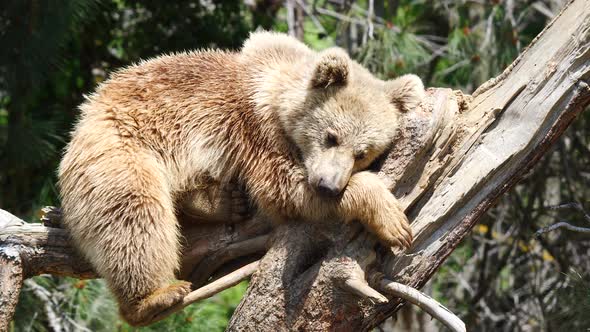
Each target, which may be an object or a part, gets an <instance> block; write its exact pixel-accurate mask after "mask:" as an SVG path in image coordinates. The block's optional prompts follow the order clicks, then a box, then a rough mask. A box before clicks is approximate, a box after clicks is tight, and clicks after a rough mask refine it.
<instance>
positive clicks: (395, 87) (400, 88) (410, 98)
mask: <svg viewBox="0 0 590 332" xmlns="http://www.w3.org/2000/svg"><path fill="white" fill-rule="evenodd" d="M385 84H386V89H387V93H388V94H389V100H391V102H392V103H393V104H394V105H395V106H397V107H398V109H399V110H400V111H402V112H407V111H410V110H413V109H415V108H417V107H418V106H419V105H420V103H421V102H422V99H424V96H425V92H424V84H423V83H422V80H421V79H420V77H418V76H416V75H413V74H408V75H403V76H400V77H398V78H396V79H394V80H392V81H388V82H387V83H385Z"/></svg>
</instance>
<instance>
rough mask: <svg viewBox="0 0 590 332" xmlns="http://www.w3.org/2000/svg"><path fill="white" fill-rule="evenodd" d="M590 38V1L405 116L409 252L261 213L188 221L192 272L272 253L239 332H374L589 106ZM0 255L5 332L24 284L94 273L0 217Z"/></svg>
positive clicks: (67, 250)
mask: <svg viewBox="0 0 590 332" xmlns="http://www.w3.org/2000/svg"><path fill="white" fill-rule="evenodd" d="M589 31H590V2H588V1H585V0H576V1H572V2H571V3H570V4H569V5H567V6H566V8H565V9H564V10H563V12H562V13H561V14H560V15H558V16H557V17H556V19H555V20H554V21H553V22H552V23H551V24H549V26H548V27H547V28H546V29H545V31H544V32H543V33H542V34H541V35H540V36H539V37H538V38H536V39H535V41H534V42H533V43H532V44H531V45H530V46H529V48H528V49H527V50H526V51H525V52H524V53H523V54H522V55H521V56H520V57H519V58H518V59H517V60H516V61H515V62H514V63H513V64H512V65H511V66H510V67H509V68H507V69H506V71H505V72H504V73H502V74H501V75H500V76H499V77H497V78H495V79H493V80H490V81H489V82H487V83H486V84H484V85H483V86H482V87H480V88H479V89H478V90H477V91H476V92H475V93H474V95H473V97H471V96H466V95H463V94H462V93H460V92H454V91H451V90H449V89H429V91H428V93H427V98H426V100H425V101H424V103H423V105H422V107H421V109H419V110H416V111H414V112H411V113H408V114H407V115H406V116H405V117H404V120H403V124H402V128H403V130H402V131H401V132H400V136H399V137H398V138H397V139H396V141H395V145H394V147H393V148H392V150H391V151H390V152H389V153H388V155H387V156H384V158H383V160H381V162H380V163H379V164H378V165H376V166H375V170H376V171H378V172H379V173H380V175H381V176H382V177H383V178H384V180H385V181H387V182H388V184H389V185H390V188H391V189H392V192H393V193H394V194H395V195H396V197H398V199H399V201H400V202H401V204H402V205H403V206H404V208H405V209H406V213H407V214H408V216H409V218H410V220H411V221H412V229H413V231H414V235H415V241H414V244H413V245H412V247H411V248H410V249H409V250H407V251H406V252H399V251H398V250H390V249H388V248H382V247H380V246H379V245H377V244H376V241H375V239H374V238H372V237H371V236H368V235H367V234H366V233H365V232H364V230H363V229H362V228H361V227H360V226H359V225H357V224H354V223H353V224H350V225H343V224H342V223H340V222H339V221H326V222H325V223H322V224H310V223H291V224H285V225H281V226H280V227H277V228H276V229H275V230H274V231H273V233H272V236H270V237H269V236H268V234H269V232H270V230H271V227H270V223H269V222H268V221H267V220H264V219H262V218H258V217H257V218H254V219H251V220H249V221H246V222H245V223H242V224H236V225H231V226H226V225H198V224H191V223H190V220H188V217H186V216H181V219H182V221H183V227H184V228H183V234H184V235H185V247H186V249H185V253H184V260H183V270H182V272H181V277H182V278H185V279H189V278H190V279H191V280H193V281H194V283H195V287H200V286H203V285H205V284H207V283H209V282H211V281H212V280H215V279H218V278H222V277H223V276H224V275H226V274H228V273H230V271H232V270H235V269H238V268H240V267H243V266H245V265H246V264H248V263H250V262H252V261H255V260H256V259H259V258H260V257H261V256H262V255H264V252H265V251H266V250H267V248H268V251H266V255H264V257H263V258H262V259H261V260H260V263H259V268H258V272H257V273H256V274H255V275H254V276H253V278H252V281H251V284H250V287H249V288H248V292H247V294H246V296H245V297H244V299H243V300H242V303H241V304H240V306H239V307H238V308H237V310H236V312H235V313H234V316H233V317H232V320H231V322H230V325H229V327H228V329H229V330H272V331H275V330H284V329H303V330H326V329H328V330H354V331H356V330H370V329H371V328H372V327H373V326H375V325H377V324H379V323H380V322H381V321H383V320H384V319H385V318H387V317H389V316H390V315H391V314H392V313H394V312H395V311H396V310H397V309H399V307H400V305H401V301H400V300H399V299H396V298H391V299H390V300H389V301H388V302H385V300H384V298H383V297H382V296H381V295H382V294H384V293H389V292H387V291H386V290H387V289H388V288H387V287H385V285H384V284H383V280H393V281H395V282H398V283H402V284H405V285H407V286H411V287H416V288H419V287H421V286H422V285H424V283H425V282H426V281H427V280H428V279H429V278H430V277H431V276H432V274H433V273H434V272H435V271H436V269H437V268H438V267H439V266H440V265H441V264H442V263H443V262H444V260H445V258H446V257H447V256H448V255H449V254H450V253H451V252H452V251H453V249H454V248H455V247H456V246H457V245H458V244H459V242H460V241H461V240H462V239H463V238H464V237H465V236H466V234H468V232H469V230H470V229H471V227H472V226H473V225H474V223H475V222H476V221H477V219H478V218H479V217H480V216H481V215H482V214H483V213H484V212H485V211H486V210H487V209H488V208H489V207H490V206H491V205H492V204H493V202H494V201H495V200H496V199H497V198H498V197H499V195H501V194H502V193H503V192H504V191H506V190H507V189H508V188H510V187H511V186H512V185H514V184H515V183H516V182H517V181H518V179H519V178H520V177H521V176H522V174H523V172H524V171H525V170H526V169H528V168H529V167H531V166H532V165H534V164H535V163H536V162H537V161H538V159H539V158H540V157H541V156H542V155H543V153H544V152H545V151H547V149H548V148H549V146H550V144H551V143H552V142H553V141H554V140H555V139H557V137H559V135H561V133H563V131H564V130H565V128H566V127H567V126H568V125H569V123H570V122H571V121H572V120H573V119H574V117H575V116H576V115H577V114H579V113H580V112H581V111H582V110H583V108H584V107H585V106H586V105H588V103H589V102H590V88H589V85H588V84H587V80H588V78H589V76H590V33H589ZM267 240H268V241H267ZM0 249H1V250H2V251H0V253H2V255H0V260H2V262H1V263H2V265H1V266H0V280H2V281H3V280H11V283H6V282H4V281H3V282H2V283H0V301H6V302H2V303H3V304H4V303H7V305H2V306H0V330H3V329H5V328H6V326H7V324H8V321H7V317H10V316H11V315H12V312H13V310H14V303H15V301H16V300H15V298H17V297H18V289H19V287H18V286H19V285H20V284H22V278H28V277H31V276H33V275H37V274H40V273H52V274H58V275H70V276H76V277H81V278H90V277H95V274H94V272H93V271H92V270H91V268H90V266H89V265H88V264H86V263H85V262H84V261H83V260H82V259H81V258H80V257H79V256H78V255H77V254H76V253H75V251H74V250H73V249H72V248H71V246H70V244H69V241H68V237H67V233H66V232H65V231H64V230H62V229H59V228H49V227H44V226H42V225H39V224H24V223H21V222H14V219H13V218H12V217H10V216H7V215H0ZM6 252H8V253H11V254H10V255H5V254H4V253H6ZM15 253H18V254H15ZM250 267H251V266H250ZM246 270H248V268H246ZM248 271H250V270H248ZM10 275H14V276H16V277H15V278H12V277H10ZM19 276H20V277H19ZM384 278H385V279H384ZM12 280H14V281H12ZM220 280H223V279H220ZM221 283H223V282H221ZM218 284H219V283H218ZM12 285H14V286H12ZM11 287H12V289H14V290H16V292H15V291H11ZM373 290H374V292H373ZM379 290H380V291H381V293H379V292H378V291H379ZM202 292H203V293H198V294H204V293H206V294H209V293H207V292H205V291H202Z"/></svg>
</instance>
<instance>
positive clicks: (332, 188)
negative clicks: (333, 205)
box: [317, 178, 340, 196]
mask: <svg viewBox="0 0 590 332" xmlns="http://www.w3.org/2000/svg"><path fill="white" fill-rule="evenodd" d="M317 188H318V192H319V193H320V194H322V195H325V196H338V194H340V188H338V187H337V186H336V185H334V184H331V183H328V182H327V181H325V180H324V178H321V179H320V181H319V182H318V186H317Z"/></svg>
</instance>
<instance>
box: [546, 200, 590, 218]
mask: <svg viewBox="0 0 590 332" xmlns="http://www.w3.org/2000/svg"><path fill="white" fill-rule="evenodd" d="M547 209H548V210H561V209H575V210H578V211H580V212H582V214H583V215H584V219H586V221H588V222H590V215H589V214H588V212H586V210H584V207H583V206H582V204H580V203H578V202H571V203H564V204H559V205H551V206H548V207H547Z"/></svg>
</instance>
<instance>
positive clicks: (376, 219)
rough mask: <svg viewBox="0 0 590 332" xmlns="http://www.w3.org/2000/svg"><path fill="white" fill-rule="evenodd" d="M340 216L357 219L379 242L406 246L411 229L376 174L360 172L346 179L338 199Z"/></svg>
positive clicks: (396, 202) (397, 204)
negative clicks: (345, 185)
mask: <svg viewBox="0 0 590 332" xmlns="http://www.w3.org/2000/svg"><path fill="white" fill-rule="evenodd" d="M341 208H342V209H343V211H341V213H343V216H345V218H347V220H352V219H358V220H359V221H360V222H361V223H362V224H363V225H364V226H365V228H367V230H369V231H370V232H371V233H373V234H375V235H377V237H378V238H379V240H380V242H382V243H383V244H385V245H387V246H399V247H405V248H408V247H409V246H410V245H411V243H412V229H411V228H410V223H409V221H408V218H407V217H406V215H405V213H404V211H403V210H402V208H401V206H400V204H399V202H398V201H397V199H396V198H395V197H394V196H393V194H392V193H391V192H389V190H388V189H387V187H386V186H385V184H384V183H383V182H382V181H381V180H380V179H379V177H378V176H377V175H376V174H373V173H370V172H359V173H356V174H354V175H352V177H351V178H350V180H349V183H348V186H347V188H346V190H345V191H344V193H343V197H342V200H341Z"/></svg>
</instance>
